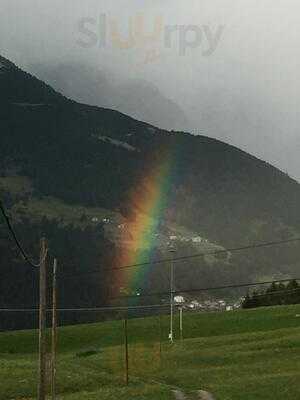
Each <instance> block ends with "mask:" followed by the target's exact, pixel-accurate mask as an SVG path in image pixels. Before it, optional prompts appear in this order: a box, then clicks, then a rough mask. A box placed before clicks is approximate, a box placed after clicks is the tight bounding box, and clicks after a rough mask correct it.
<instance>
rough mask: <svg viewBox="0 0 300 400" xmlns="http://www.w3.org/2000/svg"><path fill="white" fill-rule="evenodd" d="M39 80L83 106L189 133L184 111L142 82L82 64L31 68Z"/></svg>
mask: <svg viewBox="0 0 300 400" xmlns="http://www.w3.org/2000/svg"><path fill="white" fill-rule="evenodd" d="M30 70H31V71H33V72H34V73H35V74H36V75H37V76H38V77H39V78H40V79H42V80H43V81H46V82H47V83H49V84H50V85H51V86H52V87H54V88H55V89H56V90H57V91H59V92H61V93H63V94H64V95H65V96H67V97H69V98H71V99H73V100H76V101H79V102H81V103H85V104H90V105H95V106H100V107H106V108H110V109H114V110H118V111H120V112H123V113H125V114H128V115H130V116H132V117H134V118H136V119H138V120H140V121H145V122H148V123H150V124H152V125H156V126H160V127H161V128H163V129H169V130H171V129H173V130H182V129H186V127H187V126H188V122H187V119H186V116H185V114H184V112H183V110H182V109H181V108H180V107H179V106H178V105H177V104H176V103H175V102H174V101H172V100H170V99H168V98H166V97H165V96H164V95H163V94H162V93H161V92H160V91H159V89H158V88H157V87H155V86H154V85H152V84H150V83H149V82H146V81H142V80H128V81H126V80H123V79H122V78H120V77H116V76H111V74H110V73H108V72H107V71H101V70H97V69H94V68H92V67H87V66H85V65H82V64H60V65H56V66H48V65H44V64H36V65H32V66H30Z"/></svg>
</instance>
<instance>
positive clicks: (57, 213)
mask: <svg viewBox="0 0 300 400" xmlns="http://www.w3.org/2000/svg"><path fill="white" fill-rule="evenodd" d="M0 87H1V91H0V117H1V118H0V130H1V146H0V195H1V197H2V198H3V199H4V202H5V204H6V207H7V208H8V210H9V213H10V215H11V217H12V221H13V223H14V226H15V227H16V230H17V233H18V235H19V236H20V238H21V239H22V241H23V242H24V245H25V246H26V249H27V250H28V251H29V252H30V253H31V254H35V255H38V243H39V238H40V236H41V235H42V234H46V236H47V237H48V238H49V240H50V248H51V254H52V255H53V254H56V255H58V256H59V259H60V262H61V271H64V272H68V273H70V274H72V273H74V272H76V271H77V272H78V271H79V272H81V273H83V272H84V271H87V270H91V269H95V268H98V269H99V271H101V274H100V275H97V276H94V275H83V276H81V277H80V278H78V279H77V278H76V277H74V278H73V279H69V280H63V279H62V280H61V281H60V285H61V287H60V293H61V297H60V302H61V304H62V305H66V306H73V305H83V304H85V305H90V306H92V305H95V304H98V305H99V304H103V303H105V302H109V298H110V290H111V288H113V290H114V293H115V292H116V291H119V293H123V292H125V293H128V290H129V288H124V287H123V288H121V287H116V286H118V282H117V281H118V280H117V279H116V277H115V276H114V274H113V272H112V271H110V267H111V266H112V265H115V264H116V262H118V264H117V265H120V264H121V265H123V264H124V262H126V260H125V261H122V260H123V259H122V258H121V259H120V260H121V261H120V260H119V259H118V255H119V254H120V253H122V254H123V253H126V246H132V245H134V246H135V251H136V252H137V253H139V254H140V259H142V260H143V257H146V256H143V254H144V253H143V254H142V255H141V253H140V252H141V247H142V246H143V243H139V241H138V240H135V239H136V232H139V231H138V230H139V229H141V228H143V226H141V224H142V223H143V224H148V225H149V226H151V227H152V228H151V229H152V230H151V229H150V230H149V233H147V232H146V233H145V232H143V235H145V237H146V238H147V241H148V242H151V243H153V244H154V247H155V249H156V252H155V257H156V258H159V257H169V255H168V252H167V248H168V242H169V241H170V240H171V241H173V243H175V245H176V247H177V252H178V253H177V254H178V255H180V256H181V255H190V254H195V253H201V252H203V251H207V250H213V249H220V248H229V247H236V246H240V245H247V244H252V243H259V242H263V241H274V240H275V241H276V240H281V239H286V238H293V237H299V236H300V217H299V210H298V208H299V203H300V186H299V184H298V183H297V182H296V181H294V180H292V179H290V178H289V177H288V176H287V175H285V174H283V173H282V172H281V171H279V170H278V169H276V168H274V167H272V166H271V165H269V164H267V163H265V162H263V161H260V160H258V159H257V158H255V157H253V156H250V155H248V154H247V153H245V152H243V151H241V150H239V149H237V148H235V147H232V146H230V145H227V144H224V143H222V142H220V141H217V140H214V139H210V138H208V137H205V136H192V135H190V134H188V133H183V132H175V131H172V132H169V131H166V130H162V129H158V128H156V127H155V126H153V125H150V124H147V123H144V122H139V121H136V120H135V119H133V118H131V117H128V116H126V115H124V114H121V113H119V112H117V111H113V110H110V109H104V108H98V107H96V106H89V105H85V104H80V103H77V102H75V101H73V100H70V99H68V98H67V97H64V96H63V95H61V94H59V93H58V92H56V91H55V90H54V89H52V88H51V87H50V86H48V85H46V84H45V83H43V82H42V81H40V80H38V79H36V78H35V77H33V76H32V75H30V74H27V73H25V72H24V71H22V70H20V69H18V68H17V67H16V66H14V65H13V64H12V63H10V62H9V61H8V60H6V59H4V58H0ZM158 211H159V212H158ZM154 217H155V218H154ZM151 218H154V220H153V221H154V222H156V219H159V223H158V224H156V223H155V224H152V223H151ZM145 221H146V222H145ZM149 221H150V222H149ZM145 226H146V225H145ZM153 226H154V227H155V230H154V228H153ZM141 232H142V229H141ZM133 242H134V243H133ZM0 249H1V251H0V262H1V268H2V273H3V276H4V278H3V279H1V280H0V304H2V305H4V306H8V305H21V304H22V305H28V306H30V305H32V304H34V303H35V301H36V296H37V291H36V290H37V281H36V280H35V279H33V275H32V272H31V269H30V268H29V267H28V266H27V267H26V266H25V265H24V262H22V260H21V261H20V258H19V257H17V256H16V255H17V253H16V249H15V247H14V246H13V243H12V242H11V241H9V239H8V235H7V230H6V228H5V224H4V221H2V220H1V224H0ZM120 249H121V250H120ZM145 254H148V253H147V252H146V253H145ZM116 257H117V258H116ZM146 259H147V257H146ZM298 259H299V245H297V244H295V243H294V244H289V245H282V246H273V247H269V248H264V249H256V250H251V251H250V250H249V251H243V252H235V253H233V252H228V253H225V254H223V255H218V256H206V257H203V258H202V257H200V258H195V259H193V261H189V262H180V263H177V264H176V287H177V288H178V289H179V290H181V289H188V288H197V287H199V286H201V287H204V286H210V285H224V284H231V283H240V282H245V281H249V280H251V281H256V280H260V279H265V278H267V279H273V278H274V277H276V278H278V277H290V276H294V275H295V274H296V273H297V271H298V270H299V261H298ZM165 267H167V265H161V266H160V267H159V268H154V267H153V268H150V270H149V271H148V274H147V279H144V280H143V281H141V282H139V283H138V285H140V286H139V288H135V289H139V290H141V291H159V290H166V289H167V288H168V285H169V280H168V279H169V277H168V269H167V268H165ZM96 277H97V279H96ZM130 290H131V291H129V293H132V291H133V292H134V288H130ZM241 293H242V292H228V293H227V292H226V293H223V292H222V293H220V295H221V296H223V295H224V296H225V295H227V296H229V295H230V296H237V295H238V294H241ZM202 295H205V294H202ZM214 295H216V294H214ZM195 296H196V295H195ZM140 301H142V298H141V300H140ZM82 318H83V317H80V318H79V317H78V319H77V317H76V316H70V319H69V320H68V321H69V322H76V321H77V320H81V321H82ZM13 321H15V320H13ZM26 321H27V323H29V322H28V320H26ZM26 321H23V322H22V321H21V320H18V321H15V322H16V324H17V326H23V325H24V324H25V322H26ZM15 322H14V323H15ZM31 322H32V323H33V322H34V321H31ZM10 323H12V320H11V319H9V321H6V322H5V326H8V325H9V324H10ZM14 327H16V325H14Z"/></svg>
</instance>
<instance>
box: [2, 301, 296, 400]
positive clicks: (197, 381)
mask: <svg viewBox="0 0 300 400" xmlns="http://www.w3.org/2000/svg"><path fill="white" fill-rule="evenodd" d="M297 315H300V305H299V306H287V307H274V308H262V309H258V310H248V311H236V312H228V313H197V314H195V313H189V314H186V315H185V317H184V341H183V342H180V340H177V341H176V343H175V344H174V345H170V344H168V342H167V340H164V342H163V344H162V355H161V357H160V346H159V336H160V329H159V318H158V317H151V318H143V319H132V320H130V321H129V323H128V332H129V368H130V384H129V386H128V387H126V386H125V385H124V346H123V323H122V321H114V322H106V323H100V324H90V325H83V326H82V325H81V326H73V327H64V328H61V329H60V330H59V345H58V393H59V395H58V399H64V400H79V399H80V400H96V399H97V400H98V399H99V400H100V399H101V400H108V399H117V400H150V399H151V400H168V399H173V397H172V393H171V390H172V388H180V389H182V390H183V391H185V392H186V393H188V394H191V398H193V391H196V390H199V389H204V390H208V391H210V392H212V393H213V394H214V395H215V397H216V399H217V400H240V399H242V400H256V399H261V400H269V399H270V400H277V399H278V400H279V399H280V400H281V399H283V398H284V399H285V400H298V399H300V317H297ZM176 326H178V320H176ZM162 334H163V338H164V339H166V338H167V335H168V317H167V316H164V317H162ZM177 336H178V335H177ZM37 339H38V338H37V332H36V331H24V332H10V333H2V334H0V399H1V400H4V399H5V400H8V399H9V400H12V399H18V400H21V399H22V400H25V399H26V400H28V399H35V398H36V377H37Z"/></svg>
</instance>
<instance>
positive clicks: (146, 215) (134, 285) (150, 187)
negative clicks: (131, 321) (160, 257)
mask: <svg viewBox="0 0 300 400" xmlns="http://www.w3.org/2000/svg"><path fill="white" fill-rule="evenodd" d="M172 161H173V156H172V154H171V151H167V152H162V153H160V155H159V157H158V159H157V160H156V161H155V162H154V165H152V167H150V168H148V169H147V172H146V174H144V176H143V178H141V179H140V181H139V182H138V183H137V184H136V186H135V189H134V190H133V191H132V192H131V193H130V196H129V207H130V209H131V211H133V212H134V215H135V216H136V218H135V221H134V222H133V223H130V224H129V225H130V227H127V234H128V235H129V236H130V237H129V240H128V241H127V245H126V246H122V247H121V248H120V251H119V254H118V255H117V258H116V263H115V264H116V267H117V271H116V273H115V277H114V286H115V287H116V288H118V289H117V290H118V291H119V293H120V290H121V292H122V293H123V294H133V293H137V291H138V289H139V288H140V287H141V286H143V284H144V283H145V281H146V279H147V276H148V274H149V270H150V268H151V265H149V266H143V267H136V268H126V266H129V265H135V264H140V263H144V262H149V261H150V260H151V258H152V257H153V256H154V253H155V248H156V245H157V232H158V230H159V227H160V224H161V223H163V221H164V220H165V217H166V211H167V208H168V206H169V200H170V190H171V187H172V172H173V162H172ZM121 267H125V268H124V269H122V268H121Z"/></svg>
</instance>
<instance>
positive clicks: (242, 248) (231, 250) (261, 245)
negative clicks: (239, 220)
mask: <svg viewBox="0 0 300 400" xmlns="http://www.w3.org/2000/svg"><path fill="white" fill-rule="evenodd" d="M299 241H300V238H293V239H286V240H280V241H272V242H264V243H256V244H252V245H246V246H240V247H232V248H228V249H224V250H214V251H208V252H204V253H197V254H192V255H189V256H181V257H174V258H165V259H160V260H153V261H147V262H143V263H139V264H131V265H124V266H122V267H116V268H103V269H102V270H101V271H99V269H97V270H96V269H95V270H91V271H82V272H78V273H75V274H74V273H66V274H61V275H60V276H61V277H76V276H81V275H93V274H102V273H103V272H104V271H120V270H123V269H129V268H139V267H144V266H147V265H155V264H163V263H169V262H171V261H174V262H176V261H185V260H189V259H193V258H199V257H205V256H209V255H219V254H226V253H234V252H239V251H245V250H253V249H259V248H264V247H271V246H278V245H281V244H288V243H294V242H299Z"/></svg>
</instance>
